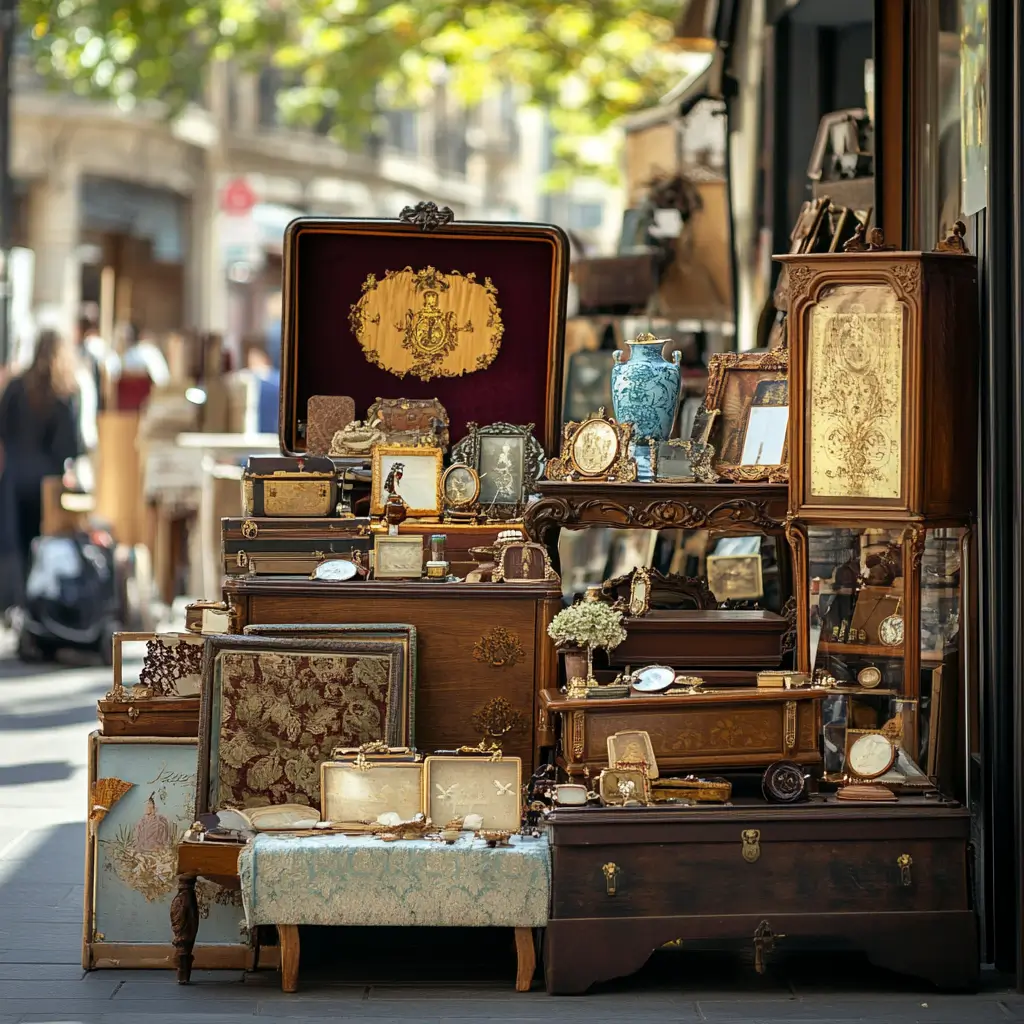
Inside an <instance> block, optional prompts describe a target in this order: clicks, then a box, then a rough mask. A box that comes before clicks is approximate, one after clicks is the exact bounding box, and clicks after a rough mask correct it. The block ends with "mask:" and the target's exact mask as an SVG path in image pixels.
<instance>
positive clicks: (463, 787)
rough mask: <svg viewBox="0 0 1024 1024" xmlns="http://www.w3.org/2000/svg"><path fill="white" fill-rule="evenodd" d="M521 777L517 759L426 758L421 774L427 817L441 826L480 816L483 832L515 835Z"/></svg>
mask: <svg viewBox="0 0 1024 1024" xmlns="http://www.w3.org/2000/svg"><path fill="white" fill-rule="evenodd" d="M522 774H523V763H522V761H521V760H520V759H519V758H518V757H503V758H501V760H500V761H492V760H491V759H490V758H489V757H461V756H460V757H428V758H427V759H426V761H424V771H423V790H424V797H423V806H424V807H426V808H427V817H428V818H430V819H431V820H432V821H433V822H434V823H435V824H439V825H441V826H444V825H445V824H447V823H448V822H449V821H451V820H453V819H454V818H464V817H465V816H466V815H467V814H479V815H481V816H482V817H483V819H484V822H483V827H484V828H489V829H505V830H508V831H509V832H516V831H518V830H519V826H520V824H521V819H522V793H521V790H522V782H523V779H522Z"/></svg>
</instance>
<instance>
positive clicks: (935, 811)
mask: <svg viewBox="0 0 1024 1024" xmlns="http://www.w3.org/2000/svg"><path fill="white" fill-rule="evenodd" d="M547 827H548V835H549V837H550V840H551V846H552V885H551V888H552V899H551V917H550V920H549V921H548V926H547V930H546V932H545V940H544V942H545V950H544V970H545V980H546V982H547V989H548V991H549V992H551V993H556V994H574V993H580V992H584V991H586V989H587V988H588V987H589V986H590V985H592V984H594V983H595V982H601V981H607V980H609V979H612V978H616V977H621V976H624V975H628V974H632V973H633V972H634V971H637V970H639V968H640V967H642V966H643V964H644V963H645V962H646V960H647V959H648V958H649V957H650V955H651V954H652V953H653V952H654V951H655V950H656V949H658V948H659V947H661V946H664V945H666V944H668V943H672V944H673V945H681V946H682V950H681V954H680V955H685V953H686V949H687V947H688V946H689V945H690V944H691V943H693V944H697V943H700V944H701V945H702V946H706V945H712V946H719V945H720V946H723V947H727V948H736V947H737V946H739V947H740V948H742V949H744V950H746V951H748V952H749V953H753V959H754V965H755V967H756V968H757V969H759V970H763V969H764V967H765V963H766V961H770V959H771V956H772V953H773V952H776V951H788V950H794V951H799V950H802V949H819V950H820V949H828V948H834V949H835V950H836V955H837V956H844V955H846V954H847V951H849V950H857V951H863V952H865V953H866V954H867V956H868V957H869V958H870V959H871V960H872V961H873V962H875V963H877V964H879V965H882V966H884V967H887V968H890V969H892V970H896V971H902V972H906V973H908V974H916V975H919V976H920V977H923V978H926V979H927V980H929V981H931V982H934V983H935V984H936V985H938V986H940V987H943V988H953V989H964V988H967V989H969V988H971V987H973V986H975V985H976V983H977V978H978V968H979V952H978V934H977V922H976V919H975V915H974V913H973V912H972V910H971V903H970V885H969V875H968V848H967V843H968V836H969V827H970V817H969V815H968V812H967V811H966V810H964V809H963V808H961V807H959V806H957V805H954V804H944V803H942V802H941V801H937V800H935V801H933V800H926V799H925V798H923V797H901V798H900V801H899V803H898V804H894V805H889V806H878V805H875V806H859V807H849V806H843V805H841V804H837V803H835V801H834V798H828V799H827V800H825V799H820V800H819V799H815V800H813V801H812V802H811V803H810V804H809V805H807V804H805V805H801V806H799V807H770V806H767V805H765V804H762V803H758V804H756V805H755V804H753V803H751V804H749V805H743V804H738V805H737V806H730V807H715V806H710V805H704V806H697V807H692V808H672V809H669V808H664V807H650V808H647V807H638V808H636V809H631V808H615V809H614V810H605V809H595V808H580V809H560V810H556V811H554V812H553V813H552V814H551V815H549V817H548V819H547Z"/></svg>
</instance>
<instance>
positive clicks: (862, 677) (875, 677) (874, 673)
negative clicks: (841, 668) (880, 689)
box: [857, 665, 882, 690]
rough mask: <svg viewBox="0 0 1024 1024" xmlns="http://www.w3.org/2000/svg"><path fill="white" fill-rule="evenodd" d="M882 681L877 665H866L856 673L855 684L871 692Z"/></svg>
mask: <svg viewBox="0 0 1024 1024" xmlns="http://www.w3.org/2000/svg"><path fill="white" fill-rule="evenodd" d="M881 681H882V672H881V670H880V669H879V668H878V666H877V665H867V666H866V667H865V668H862V669H861V670H860V671H859V672H858V673H857V682H858V683H860V685H861V686H863V687H864V688H865V689H868V690H873V689H874V688H875V687H876V686H878V684H879V683H881Z"/></svg>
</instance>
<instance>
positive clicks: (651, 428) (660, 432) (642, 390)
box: [612, 334, 681, 480]
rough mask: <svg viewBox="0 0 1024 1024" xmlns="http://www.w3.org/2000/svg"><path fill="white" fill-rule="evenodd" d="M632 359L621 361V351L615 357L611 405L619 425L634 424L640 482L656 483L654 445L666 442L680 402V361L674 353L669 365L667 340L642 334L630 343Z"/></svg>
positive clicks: (632, 449)
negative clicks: (652, 458) (652, 467)
mask: <svg viewBox="0 0 1024 1024" xmlns="http://www.w3.org/2000/svg"><path fill="white" fill-rule="evenodd" d="M626 344H627V345H629V360H628V361H627V362H625V363H623V362H620V359H621V358H622V352H621V351H619V352H615V353H614V355H613V356H612V359H613V360H614V363H615V365H614V366H613V367H612V405H613V406H614V408H615V418H616V419H617V420H618V421H619V422H620V423H632V424H633V440H632V441H631V442H630V446H629V454H630V455H631V456H632V457H633V458H635V459H636V471H637V479H638V480H653V479H654V473H653V471H652V469H651V447H650V446H651V442H652V441H655V442H657V441H667V440H668V435H669V432H670V431H671V429H672V421H673V420H674V419H675V415H676V405H677V404H678V402H679V360H680V358H681V353H680V352H679V351H675V352H673V353H672V361H671V362H669V361H668V360H667V359H665V357H664V356H663V355H662V349H663V348H664V347H665V339H664V338H656V337H655V336H654V335H653V334H641V335H640V336H639V337H638V338H637V339H636V341H627V342H626Z"/></svg>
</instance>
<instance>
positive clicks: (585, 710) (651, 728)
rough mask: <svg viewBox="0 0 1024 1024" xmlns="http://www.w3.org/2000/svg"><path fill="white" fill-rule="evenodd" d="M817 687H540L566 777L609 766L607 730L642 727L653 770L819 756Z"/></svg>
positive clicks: (812, 760)
mask: <svg viewBox="0 0 1024 1024" xmlns="http://www.w3.org/2000/svg"><path fill="white" fill-rule="evenodd" d="M824 693H825V691H823V690H820V689H818V690H767V689H757V688H750V687H747V688H743V689H739V688H737V689H732V690H715V691H711V692H709V693H695V694H685V695H680V696H668V695H664V696H646V697H640V696H635V697H621V698H613V699H610V700H604V699H589V698H588V699H583V700H570V699H569V698H568V697H566V696H565V695H564V694H562V693H561V692H560V691H558V690H544V691H542V693H541V695H540V707H541V714H542V715H548V716H551V717H553V718H556V719H557V720H558V723H557V724H558V728H557V732H558V735H559V741H558V763H559V765H560V766H561V767H562V768H564V769H565V771H566V773H567V774H569V775H570V776H572V777H574V778H575V777H578V776H582V775H584V774H586V772H587V771H588V770H589V772H590V774H591V775H593V774H595V773H596V772H598V771H600V770H601V769H602V768H607V767H608V746H607V740H608V737H609V736H611V735H612V734H613V733H616V732H624V731H626V730H631V729H640V730H643V731H645V732H647V733H648V734H649V735H650V737H651V743H652V745H653V747H654V756H655V758H656V759H657V761H658V770H659V772H661V773H662V774H665V773H668V772H672V771H697V770H705V771H706V770H719V769H728V768H767V767H768V766H769V765H770V764H772V763H773V762H775V761H781V760H787V761H795V762H796V763H797V764H803V765H807V766H809V767H815V766H817V765H819V764H820V763H821V754H820V753H819V751H818V736H819V733H820V732H821V700H822V697H823V696H824Z"/></svg>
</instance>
